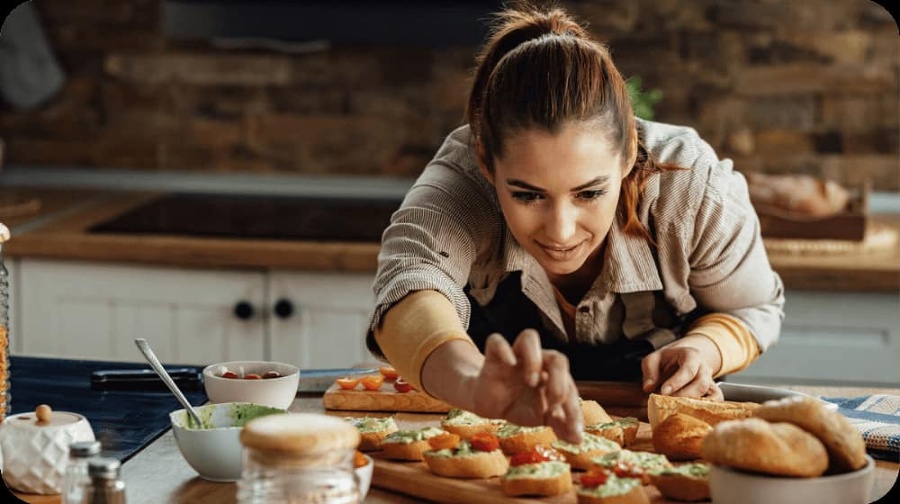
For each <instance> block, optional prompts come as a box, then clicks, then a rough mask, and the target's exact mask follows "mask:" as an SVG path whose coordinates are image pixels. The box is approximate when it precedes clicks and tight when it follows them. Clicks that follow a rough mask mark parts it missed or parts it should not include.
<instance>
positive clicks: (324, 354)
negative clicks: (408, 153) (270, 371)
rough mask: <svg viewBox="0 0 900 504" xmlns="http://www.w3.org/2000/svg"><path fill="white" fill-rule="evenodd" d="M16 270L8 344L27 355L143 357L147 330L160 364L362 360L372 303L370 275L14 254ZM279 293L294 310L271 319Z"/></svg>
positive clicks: (315, 364) (311, 363) (336, 363)
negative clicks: (13, 339) (13, 340)
mask: <svg viewBox="0 0 900 504" xmlns="http://www.w3.org/2000/svg"><path fill="white" fill-rule="evenodd" d="M18 274H19V275H18V279H17V283H18V285H17V289H16V292H17V296H18V300H17V301H18V305H17V306H18V312H17V317H16V318H17V319H18V320H17V321H16V322H15V324H16V327H17V328H18V329H17V331H16V332H17V333H18V334H19V338H18V340H19V341H18V345H16V346H14V350H15V351H16V352H17V353H21V354H25V355H46V356H62V357H70V358H84V359H99V360H125V361H141V360H142V357H141V355H140V353H139V352H138V350H137V348H136V347H135V346H134V342H133V340H134V338H146V339H147V340H148V341H149V342H150V344H151V345H152V346H153V349H154V351H155V352H156V353H157V355H158V356H159V358H160V360H162V361H163V362H166V363H183V364H204V363H210V362H217V361H227V360H254V359H266V360H279V361H284V362H290V363H294V364H298V365H300V366H301V367H331V366H334V367H337V366H345V365H352V364H354V363H356V362H359V361H360V360H367V359H363V357H364V355H361V354H360V348H364V346H363V345H364V343H363V336H364V330H363V327H364V325H361V322H360V320H361V319H364V318H366V317H367V316H368V313H367V310H368V309H369V306H370V304H371V303H370V302H369V300H368V297H371V276H370V275H363V274H354V275H345V274H311V273H310V274H307V273H291V272H281V271H279V272H268V271H265V270H196V269H181V268H170V267H159V266H137V265H121V264H115V265H113V264H105V263H94V262H76V261H55V260H43V259H29V258H21V259H20V260H19V265H18ZM332 277H334V278H332ZM326 286H328V287H327V288H326ZM275 287H277V288H275ZM367 296H368V297H367ZM276 300H283V301H287V302H289V303H291V304H292V305H293V306H294V307H295V308H294V313H293V314H292V316H290V317H288V318H285V319H279V318H276V316H275V315H274V314H273V307H274V305H275V301H276ZM354 303H355V304H354ZM239 306H240V307H241V308H243V309H244V310H245V312H244V313H243V315H245V317H244V318H241V317H239V316H238V315H237V314H236V312H237V311H240V310H239V309H237V308H238V307H239ZM362 324H364V323H362Z"/></svg>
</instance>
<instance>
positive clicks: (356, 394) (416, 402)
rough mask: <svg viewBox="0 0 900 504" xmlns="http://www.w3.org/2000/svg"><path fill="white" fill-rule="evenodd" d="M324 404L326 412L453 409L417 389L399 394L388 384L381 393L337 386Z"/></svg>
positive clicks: (327, 391) (327, 392)
mask: <svg viewBox="0 0 900 504" xmlns="http://www.w3.org/2000/svg"><path fill="white" fill-rule="evenodd" d="M322 402H323V403H324V404H325V409H330V410H347V411H409V412H420V413H446V412H448V411H450V408H451V406H450V405H449V404H447V403H445V402H443V401H439V400H437V399H435V398H433V397H431V396H430V395H428V394H425V393H424V392H419V391H418V390H411V391H409V392H403V393H401V392H397V391H396V390H394V384H393V383H390V382H387V381H385V382H384V383H383V384H382V385H381V389H380V390H362V389H354V390H344V389H342V388H340V387H339V386H338V385H337V384H334V385H332V386H331V387H330V388H329V389H328V390H326V391H325V395H324V396H323V397H322Z"/></svg>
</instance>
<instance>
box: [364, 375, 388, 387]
mask: <svg viewBox="0 0 900 504" xmlns="http://www.w3.org/2000/svg"><path fill="white" fill-rule="evenodd" d="M382 383H384V376H381V375H380V374H378V375H368V376H363V378H362V385H363V387H365V389H366V390H379V389H380V388H381V384H382Z"/></svg>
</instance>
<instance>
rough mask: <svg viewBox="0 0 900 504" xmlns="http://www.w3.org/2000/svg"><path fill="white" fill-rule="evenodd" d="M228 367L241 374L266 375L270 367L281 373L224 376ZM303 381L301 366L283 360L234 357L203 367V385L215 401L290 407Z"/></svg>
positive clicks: (210, 398) (270, 369) (210, 397)
mask: <svg viewBox="0 0 900 504" xmlns="http://www.w3.org/2000/svg"><path fill="white" fill-rule="evenodd" d="M224 370H229V371H234V372H236V373H238V374H239V375H240V376H246V375H248V374H251V373H253V374H258V375H260V376H262V375H264V374H265V373H266V372H267V371H276V372H277V373H278V374H280V375H281V376H280V377H278V378H265V379H260V380H247V379H243V378H224V377H222V376H221V374H222V372H224ZM299 383H300V368H298V367H297V366H292V365H290V364H285V363H283V362H269V361H231V362H220V363H217V364H211V365H209V366H206V367H205V368H203V387H204V388H205V389H206V396H207V397H209V402H212V403H226V402H252V403H255V404H264V405H266V406H272V407H273V408H282V409H287V408H288V407H289V406H290V405H291V403H292V402H294V398H295V397H296V396H297V386H298V385H299Z"/></svg>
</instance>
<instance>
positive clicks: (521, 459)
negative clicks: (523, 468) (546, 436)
mask: <svg viewBox="0 0 900 504" xmlns="http://www.w3.org/2000/svg"><path fill="white" fill-rule="evenodd" d="M546 460H547V459H546V458H544V456H543V455H541V453H540V452H538V451H537V450H533V451H527V452H519V453H516V454H514V455H513V456H512V458H510V459H509V465H511V466H520V465H525V464H538V463H540V462H545V461H546Z"/></svg>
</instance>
